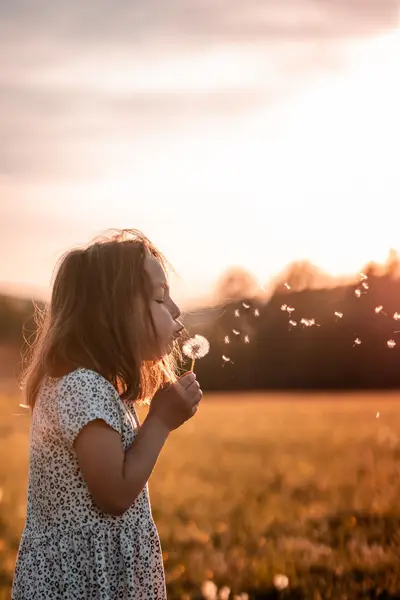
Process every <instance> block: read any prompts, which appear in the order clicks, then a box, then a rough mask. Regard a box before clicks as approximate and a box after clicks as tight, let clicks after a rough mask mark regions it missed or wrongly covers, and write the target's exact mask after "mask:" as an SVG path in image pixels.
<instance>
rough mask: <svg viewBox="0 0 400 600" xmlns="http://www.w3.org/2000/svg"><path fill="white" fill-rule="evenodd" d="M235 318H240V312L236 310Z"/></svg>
mask: <svg viewBox="0 0 400 600" xmlns="http://www.w3.org/2000/svg"><path fill="white" fill-rule="evenodd" d="M235 317H240V312H239V309H238V308H237V309H236V310H235Z"/></svg>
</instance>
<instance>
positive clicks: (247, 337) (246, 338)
mask: <svg viewBox="0 0 400 600" xmlns="http://www.w3.org/2000/svg"><path fill="white" fill-rule="evenodd" d="M244 343H245V344H250V338H249V336H248V335H245V336H244Z"/></svg>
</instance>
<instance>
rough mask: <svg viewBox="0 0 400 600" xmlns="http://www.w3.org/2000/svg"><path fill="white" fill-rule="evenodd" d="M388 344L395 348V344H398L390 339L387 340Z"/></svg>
mask: <svg viewBox="0 0 400 600" xmlns="http://www.w3.org/2000/svg"><path fill="white" fill-rule="evenodd" d="M386 345H387V347H388V348H394V347H395V345H396V342H395V341H394V340H388V341H387V342H386Z"/></svg>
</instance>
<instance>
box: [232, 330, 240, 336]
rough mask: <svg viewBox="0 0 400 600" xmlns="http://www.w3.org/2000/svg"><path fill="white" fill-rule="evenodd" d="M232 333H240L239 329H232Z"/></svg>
mask: <svg viewBox="0 0 400 600" xmlns="http://www.w3.org/2000/svg"><path fill="white" fill-rule="evenodd" d="M232 333H234V334H235V335H240V331H238V330H237V329H232Z"/></svg>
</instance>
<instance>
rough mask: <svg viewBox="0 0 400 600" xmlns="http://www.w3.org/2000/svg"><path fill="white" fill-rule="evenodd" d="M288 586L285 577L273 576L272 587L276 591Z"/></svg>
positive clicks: (287, 579) (287, 580)
mask: <svg viewBox="0 0 400 600" xmlns="http://www.w3.org/2000/svg"><path fill="white" fill-rule="evenodd" d="M288 585H289V578H288V577H286V575H275V576H274V586H275V587H276V589H277V590H284V589H285V588H287V587H288Z"/></svg>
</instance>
